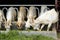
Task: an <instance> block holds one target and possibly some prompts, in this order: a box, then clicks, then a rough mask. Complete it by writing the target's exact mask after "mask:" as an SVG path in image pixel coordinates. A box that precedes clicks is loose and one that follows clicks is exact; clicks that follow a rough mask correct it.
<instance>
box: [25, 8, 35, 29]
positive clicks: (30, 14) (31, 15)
mask: <svg viewBox="0 0 60 40" xmlns="http://www.w3.org/2000/svg"><path fill="white" fill-rule="evenodd" d="M35 17H36V8H35V7H30V8H29V11H28V15H27V18H28V20H27V22H26V25H25V27H26V28H30V26H33V23H34V20H35V19H34V18H35Z"/></svg>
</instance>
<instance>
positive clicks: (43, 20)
mask: <svg viewBox="0 0 60 40" xmlns="http://www.w3.org/2000/svg"><path fill="white" fill-rule="evenodd" d="M57 21H58V13H57V12H56V11H55V9H51V10H49V11H46V12H45V13H43V14H42V15H40V16H39V17H38V18H37V19H36V20H35V26H36V25H38V24H43V25H42V26H41V29H42V28H43V27H44V25H46V24H48V29H47V31H48V30H49V28H50V27H51V24H52V23H56V22H57ZM37 27H38V26H37Z"/></svg>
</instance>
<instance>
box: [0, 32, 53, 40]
mask: <svg viewBox="0 0 60 40" xmlns="http://www.w3.org/2000/svg"><path fill="white" fill-rule="evenodd" d="M0 40H54V39H53V38H51V37H46V36H42V35H30V36H27V35H24V34H19V33H18V31H10V32H8V33H7V34H5V33H0Z"/></svg>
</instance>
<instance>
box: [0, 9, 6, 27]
mask: <svg viewBox="0 0 60 40" xmlns="http://www.w3.org/2000/svg"><path fill="white" fill-rule="evenodd" d="M3 20H4V21H3ZM5 21H6V20H5V17H4V13H3V11H2V10H0V28H1V24H2V22H5Z"/></svg>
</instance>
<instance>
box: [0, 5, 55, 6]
mask: <svg viewBox="0 0 60 40" xmlns="http://www.w3.org/2000/svg"><path fill="white" fill-rule="evenodd" d="M0 6H55V5H0Z"/></svg>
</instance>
